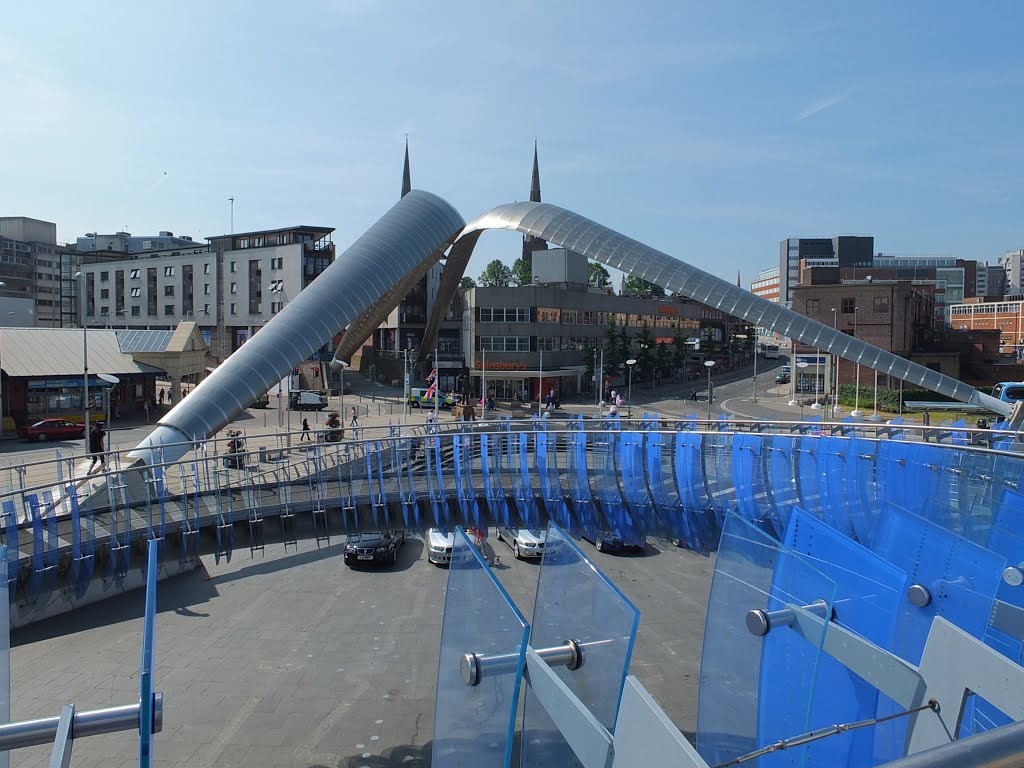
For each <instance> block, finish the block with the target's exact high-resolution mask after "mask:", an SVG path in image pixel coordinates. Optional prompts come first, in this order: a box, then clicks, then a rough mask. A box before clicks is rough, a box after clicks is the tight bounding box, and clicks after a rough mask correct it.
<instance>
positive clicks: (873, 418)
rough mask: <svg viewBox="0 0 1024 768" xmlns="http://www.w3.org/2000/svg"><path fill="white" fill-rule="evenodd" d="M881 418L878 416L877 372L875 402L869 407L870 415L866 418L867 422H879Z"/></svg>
mask: <svg viewBox="0 0 1024 768" xmlns="http://www.w3.org/2000/svg"><path fill="white" fill-rule="evenodd" d="M881 420H882V417H881V416H879V415H878V371H875V402H874V405H873V406H872V407H871V415H870V416H868V421H876V422H877V421H881Z"/></svg>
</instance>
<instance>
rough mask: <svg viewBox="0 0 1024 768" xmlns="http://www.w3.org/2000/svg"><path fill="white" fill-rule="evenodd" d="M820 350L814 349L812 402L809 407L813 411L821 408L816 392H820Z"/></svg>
mask: <svg viewBox="0 0 1024 768" xmlns="http://www.w3.org/2000/svg"><path fill="white" fill-rule="evenodd" d="M821 389H822V387H821V350H820V349H815V350H814V402H813V403H811V408H812V409H813V410H815V411H817V410H820V409H821V403H820V402H819V401H818V393H819V392H821Z"/></svg>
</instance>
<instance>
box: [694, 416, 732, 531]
mask: <svg viewBox="0 0 1024 768" xmlns="http://www.w3.org/2000/svg"><path fill="white" fill-rule="evenodd" d="M702 449H703V460H704V477H705V480H706V481H707V491H708V498H709V499H710V500H711V506H712V508H713V509H714V510H715V515H716V516H717V517H718V520H719V523H721V522H722V521H723V520H725V516H726V515H727V514H729V513H730V512H733V511H735V510H736V492H735V489H734V488H733V478H732V435H731V434H727V433H719V432H708V433H705V435H704V440H703V442H702Z"/></svg>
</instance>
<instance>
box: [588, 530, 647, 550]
mask: <svg viewBox="0 0 1024 768" xmlns="http://www.w3.org/2000/svg"><path fill="white" fill-rule="evenodd" d="M580 535H581V537H582V538H583V539H585V540H587V541H589V542H590V543H591V544H593V545H594V548H595V549H596V550H597V551H598V552H625V551H626V550H634V551H639V552H643V551H644V550H645V549H647V539H643V540H642V541H639V542H631V541H623V540H622V537H621V536H618V535H617V534H615V533H613V532H612V531H584V532H583V533H582V534H580Z"/></svg>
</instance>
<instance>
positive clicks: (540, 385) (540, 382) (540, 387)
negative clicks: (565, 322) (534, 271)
mask: <svg viewBox="0 0 1024 768" xmlns="http://www.w3.org/2000/svg"><path fill="white" fill-rule="evenodd" d="M534 279H536V278H534ZM543 402H544V347H541V348H540V365H539V367H538V369H537V416H540V407H541V404H542V403H543Z"/></svg>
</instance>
